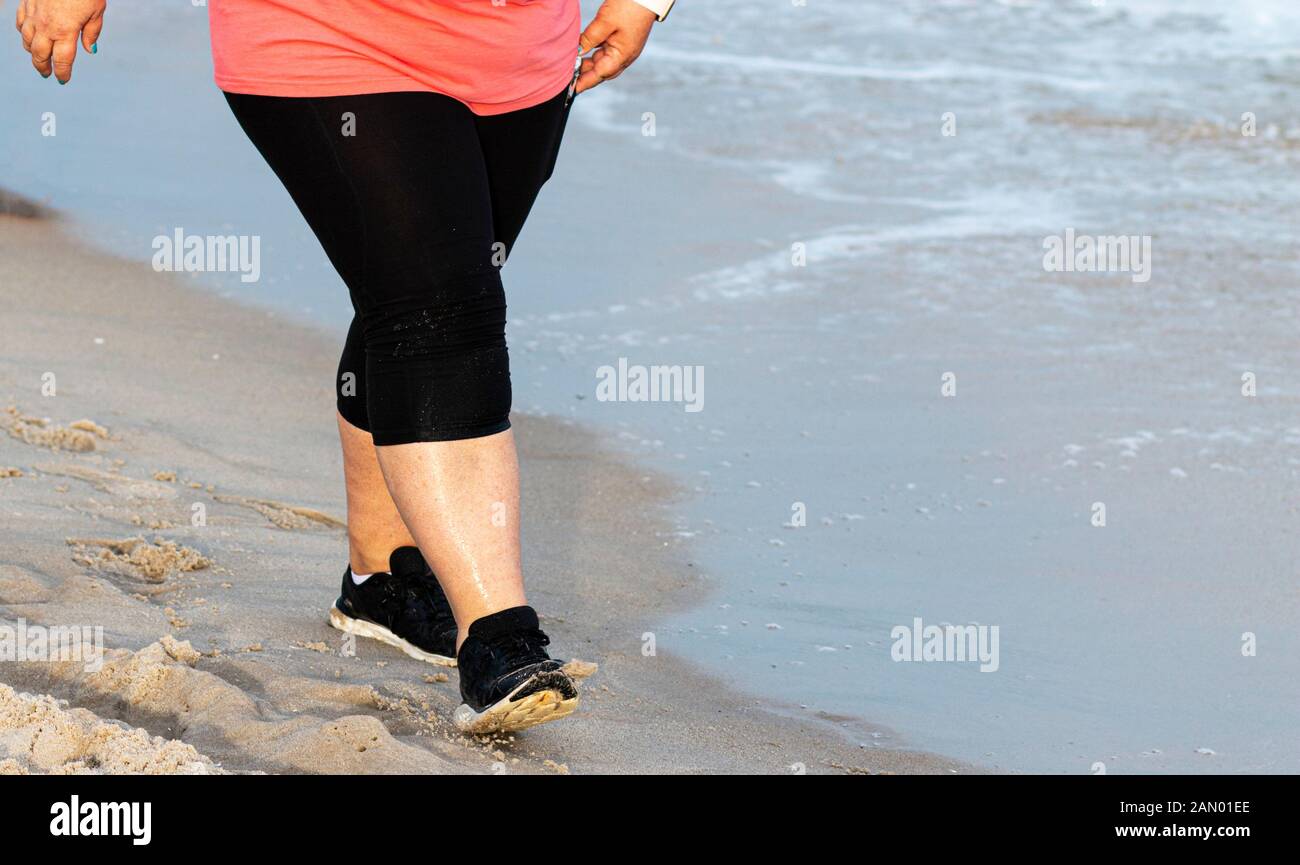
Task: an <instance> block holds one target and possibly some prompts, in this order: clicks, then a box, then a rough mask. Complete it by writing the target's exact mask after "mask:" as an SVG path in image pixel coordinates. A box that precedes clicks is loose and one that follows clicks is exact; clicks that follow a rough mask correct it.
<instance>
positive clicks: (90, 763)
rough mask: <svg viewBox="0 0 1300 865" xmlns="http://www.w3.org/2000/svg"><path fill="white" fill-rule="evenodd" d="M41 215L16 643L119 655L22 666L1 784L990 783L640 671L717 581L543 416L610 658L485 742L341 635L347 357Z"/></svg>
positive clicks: (555, 505) (5, 473)
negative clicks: (588, 778)
mask: <svg viewBox="0 0 1300 865" xmlns="http://www.w3.org/2000/svg"><path fill="white" fill-rule="evenodd" d="M4 200H7V199H0V201H4ZM19 205H21V202H14V201H12V200H9V203H8V204H6V205H5V208H4V209H5V210H6V211H8V212H10V213H18V214H25V216H13V215H10V216H4V215H0V273H3V277H0V308H2V309H3V310H4V312H3V319H2V325H0V409H4V411H0V550H2V552H0V625H4V624H7V625H10V626H15V623H16V622H17V621H19V620H23V621H25V622H26V623H29V624H34V625H46V626H54V625H69V626H71V625H88V626H96V625H99V626H102V627H103V629H104V638H105V643H106V644H107V646H108V651H107V654H106V656H105V658H104V659H103V664H102V667H101V668H100V669H98V670H95V671H93V672H88V671H87V669H86V665H85V664H83V663H81V662H78V661H65V662H61V663H51V662H43V661H27V662H6V663H0V683H4V684H3V685H0V772H82V771H102V772H118V771H132V772H191V773H213V772H218V771H230V772H258V771H261V772H329V773H335V772H339V773H383V772H420V773H453V772H469V773H488V772H494V771H495V772H507V773H516V772H517V773H548V772H556V773H570V772H571V773H597V772H778V773H784V772H792V771H801V770H806V771H807V772H810V773H816V772H854V773H867V772H870V773H877V772H905V771H907V772H910V771H921V772H944V773H947V772H951V771H966V770H967V768H968V767H964V766H961V765H960V764H957V763H952V762H949V761H946V760H943V759H940V758H936V757H933V756H930V755H925V754H916V753H911V752H904V751H896V750H883V749H874V748H873V749H868V748H864V747H863V746H862V745H860V744H859V743H862V742H869V741H871V737H870V731H871V730H873V729H879V728H878V727H872V726H868V725H865V724H863V723H860V722H858V721H855V720H851V719H842V718H826V717H814V716H810V715H809V714H808V713H806V712H800V710H798V709H797V708H795V707H790V706H783V705H781V703H780V700H779V695H769V697H770V699H765V700H762V701H760V700H758V699H756V698H754V697H752V696H746V695H742V694H738V693H736V692H734V691H733V690H732V689H730V688H729V687H728V686H727V685H726V684H725V683H723V682H721V681H719V680H717V679H715V678H711V677H709V676H707V675H704V674H703V673H701V672H699V671H697V670H695V669H694V668H692V667H690V666H689V665H687V664H685V663H683V662H681V661H679V660H677V659H674V658H673V657H670V656H667V655H665V654H664V653H663V652H660V653H659V654H658V655H656V656H653V657H645V656H643V655H642V653H641V646H642V635H643V634H645V633H646V632H653V631H654V629H655V625H656V622H657V620H659V619H660V618H661V617H662V616H663V614H664V613H666V612H667V611H669V610H671V609H674V608H679V607H680V606H681V605H684V604H690V603H693V602H697V601H699V600H700V599H701V598H702V595H703V593H704V591H705V590H704V588H703V587H702V585H701V584H700V582H699V581H698V580H697V579H696V578H695V577H694V576H693V574H692V571H691V568H690V567H688V552H687V549H686V548H685V547H684V546H683V545H684V543H686V542H684V541H681V540H679V539H675V538H674V537H673V535H672V532H671V531H670V530H669V528H670V524H669V522H668V520H667V519H666V513H667V511H666V506H667V505H668V504H669V503H670V502H671V501H672V500H673V498H674V497H675V496H677V495H679V494H680V493H679V492H678V491H677V490H675V489H674V488H673V487H672V485H671V484H670V483H668V482H667V481H665V480H664V479H662V478H657V477H652V476H648V475H647V474H646V473H645V472H643V471H640V470H638V469H637V468H636V467H634V466H629V465H627V464H625V463H623V462H620V461H619V460H617V459H615V458H613V457H611V456H610V455H608V454H607V453H605V452H603V451H602V450H601V448H600V446H599V443H598V442H597V441H595V440H594V439H593V437H592V435H591V434H590V433H588V432H586V431H584V430H582V429H579V428H576V427H573V426H568V425H564V424H562V423H559V422H553V421H549V420H541V419H536V418H530V417H526V416H525V417H519V416H517V417H516V423H517V432H518V436H519V440H520V443H521V449H522V458H523V470H524V513H525V528H524V555H525V567H526V571H527V573H528V575H529V576H528V579H529V593H530V597H531V599H532V602H533V604H534V605H535V606H536V607H538V609H539V610H540V611H541V612H542V614H543V617H544V626H545V627H546V629H547V630H548V632H549V633H550V634H551V637H552V641H553V643H552V648H553V649H554V650H556V652H557V654H558V655H559V656H561V657H570V658H580V659H583V660H584V661H589V662H596V663H598V664H599V669H598V671H597V672H596V673H595V674H594V675H592V676H591V677H590V678H588V679H586V680H585V682H584V684H583V706H582V708H581V709H580V711H579V713H578V714H577V715H575V716H574V717H573V718H571V719H569V720H567V721H565V722H562V723H558V724H555V725H550V726H546V727H541V728H537V729H535V730H530V731H527V732H526V733H523V734H520V735H518V736H515V737H505V738H503V739H501V740H497V741H480V740H476V739H473V738H467V737H464V736H461V735H460V734H458V733H456V732H455V731H454V729H453V728H452V727H451V726H450V724H449V718H450V714H451V711H452V710H453V709H454V708H455V706H456V704H457V702H458V700H457V690H456V676H455V672H454V671H450V675H440V670H439V669H437V668H434V667H431V666H430V665H427V664H423V663H421V662H419V661H416V660H413V659H410V658H407V657H406V656H405V655H403V654H402V653H400V652H398V651H397V650H394V649H390V648H388V647H385V646H381V645H379V644H376V643H373V642H371V641H366V640H360V641H357V644H356V650H355V656H348V652H347V644H346V643H345V642H344V640H343V638H342V635H341V634H339V632H337V631H335V630H333V629H331V628H330V627H329V626H328V625H327V623H326V611H327V610H328V608H329V605H330V603H331V601H332V600H333V598H334V595H335V593H336V592H337V590H338V580H339V576H340V575H341V572H342V569H343V567H344V565H345V562H346V540H345V536H344V533H343V531H342V529H341V528H340V525H341V524H340V522H339V519H340V518H341V517H342V516H343V514H344V511H343V495H342V483H341V470H340V462H339V455H338V450H337V444H336V441H335V432H334V421H333V407H332V393H331V376H332V371H333V369H334V365H335V361H336V357H335V352H336V350H337V345H336V338H335V337H333V336H332V335H328V334H324V333H321V332H318V331H315V330H311V329H309V328H306V327H302V326H299V325H296V324H292V323H289V322H287V321H285V320H284V319H282V318H281V317H279V316H277V315H275V314H273V313H270V312H267V311H265V310H261V309H252V308H248V307H243V306H240V305H237V304H234V303H231V302H228V301H226V300H223V299H221V298H219V297H217V296H216V295H214V294H211V293H208V292H205V291H202V290H198V289H196V288H194V287H192V286H191V285H189V284H188V282H187V280H186V279H185V278H184V277H182V276H177V275H173V274H158V273H154V272H153V271H152V270H151V269H150V268H149V267H148V266H147V265H142V264H138V263H132V262H126V261H121V260H117V259H114V258H112V257H109V256H105V255H102V254H99V253H95V252H92V251H88V250H86V249H83V248H80V247H79V246H77V245H76V244H74V243H72V242H70V241H69V240H68V238H67V237H66V236H65V235H64V234H63V233H62V232H61V231H60V230H59V228H58V226H57V224H56V223H53V222H50V221H49V220H48V219H42V218H39V217H41V215H42V214H41V213H40V211H39V209H37V208H30V207H25V206H19ZM51 386H52V387H53V394H52V395H50V394H49V393H48V392H49V389H50V387H51ZM43 387H44V388H45V390H44V391H43ZM30 695H36V696H30Z"/></svg>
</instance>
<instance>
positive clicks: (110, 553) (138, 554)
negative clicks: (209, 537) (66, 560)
mask: <svg viewBox="0 0 1300 865" xmlns="http://www.w3.org/2000/svg"><path fill="white" fill-rule="evenodd" d="M68 544H69V545H70V546H71V547H73V552H72V558H73V560H74V561H76V562H77V563H78V564H81V565H85V566H87V567H90V568H94V569H95V570H97V571H104V572H106V573H110V574H118V575H120V576H128V577H137V578H141V577H142V578H144V579H146V580H148V581H149V582H151V583H161V582H162V581H164V580H166V579H167V576H168V575H169V574H172V573H177V572H182V573H183V572H186V571H200V570H203V569H204V568H210V567H212V560H211V559H209V558H207V557H205V556H204V555H203V554H201V553H199V552H198V551H196V550H192V549H190V548H189V547H183V546H181V545H180V544H177V543H176V542H175V541H169V540H166V539H165V538H154V541H153V543H152V544H151V543H149V542H148V541H146V540H145V539H144V538H127V539H125V540H121V541H114V540H108V539H103V538H68Z"/></svg>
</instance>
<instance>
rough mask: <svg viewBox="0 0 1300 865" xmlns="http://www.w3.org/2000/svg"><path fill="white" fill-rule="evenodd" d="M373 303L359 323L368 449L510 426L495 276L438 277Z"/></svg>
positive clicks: (488, 271)
mask: <svg viewBox="0 0 1300 865" xmlns="http://www.w3.org/2000/svg"><path fill="white" fill-rule="evenodd" d="M433 283H434V284H432V285H430V286H427V287H426V288H424V289H423V290H421V291H418V292H415V293H412V294H408V295H405V296H400V297H393V298H390V299H387V300H384V301H382V302H379V303H376V304H375V305H374V307H373V308H372V309H370V310H368V311H367V313H366V315H365V316H364V320H363V321H362V340H363V342H364V346H365V367H366V376H365V389H366V415H367V420H368V421H369V425H370V431H371V433H372V434H373V435H374V438H375V444H377V445H390V444H405V443H408V442H416V441H449V440H456V439H467V438H477V437H479V436H485V435H492V434H494V433H498V432H501V431H503V430H505V429H508V428H509V426H510V420H509V415H510V402H511V391H510V358H509V354H508V352H507V349H506V337H505V327H506V300H505V291H504V289H503V288H502V285H501V275H500V272H499V271H498V270H497V269H496V268H495V267H492V266H490V265H488V266H486V267H476V268H472V269H469V270H467V271H465V272H462V273H458V274H454V275H450V276H443V277H441V278H438V279H436V280H433Z"/></svg>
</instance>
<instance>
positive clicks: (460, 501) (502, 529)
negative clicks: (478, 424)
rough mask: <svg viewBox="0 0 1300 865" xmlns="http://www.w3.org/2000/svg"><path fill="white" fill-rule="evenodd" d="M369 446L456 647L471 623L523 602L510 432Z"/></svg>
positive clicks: (516, 470)
mask: <svg viewBox="0 0 1300 865" xmlns="http://www.w3.org/2000/svg"><path fill="white" fill-rule="evenodd" d="M377 450H378V453H379V465H380V466H382V467H383V471H384V477H385V478H387V479H388V488H389V490H390V491H391V492H392V497H393V501H395V502H396V503H397V507H398V510H399V511H401V514H402V518H403V520H404V521H405V523H406V525H407V526H410V527H411V533H412V534H413V535H415V541H416V543H417V544H418V546H419V547H420V551H421V552H423V553H424V557H425V558H426V559H427V560H428V562H429V564H430V566H431V567H432V568H433V572H434V573H435V574H438V575H439V582H440V583H441V584H442V587H443V590H444V591H445V592H446V593H447V599H448V600H449V601H451V608H452V610H453V611H455V614H456V624H457V626H458V634H457V637H456V647H457V649H459V648H460V646H461V644H462V643H463V642H464V641H465V637H466V636H467V635H468V633H469V626H470V625H471V624H472V623H473V622H476V621H478V620H479V619H481V618H483V617H484V616H488V615H491V614H492V613H496V612H500V611H501V610H508V609H510V608H511V607H520V606H523V605H525V604H527V603H528V600H527V599H526V598H525V597H524V578H523V571H522V570H521V569H520V560H519V463H518V460H517V459H516V456H515V439H514V435H513V433H512V432H511V431H510V430H506V431H505V432H500V433H497V434H495V435H490V436H485V437H483V438H475V439H465V440H463V441H446V442H412V443H410V444H401V445H390V446H388V447H380V448H377Z"/></svg>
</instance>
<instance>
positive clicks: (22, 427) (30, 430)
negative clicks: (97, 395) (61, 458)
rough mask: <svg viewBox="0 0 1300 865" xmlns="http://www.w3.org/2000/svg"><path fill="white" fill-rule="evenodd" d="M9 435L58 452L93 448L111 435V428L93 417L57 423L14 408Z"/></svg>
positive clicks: (11, 413)
mask: <svg viewBox="0 0 1300 865" xmlns="http://www.w3.org/2000/svg"><path fill="white" fill-rule="evenodd" d="M7 413H8V415H9V422H8V424H7V425H8V427H9V434H10V435H11V436H13V437H14V438H16V439H21V440H22V441H24V442H26V443H27V444H29V445H36V446H37V447H43V448H50V449H51V450H56V451H61V450H62V451H78V452H84V451H93V450H94V449H95V447H96V442H97V440H99V439H107V438H108V430H106V429H105V428H104V427H102V426H100V425H99V424H97V423H95V422H94V421H92V420H79V421H74V422H73V423H70V424H68V425H67V426H56V425H54V424H53V423H52V422H51V421H50V419H49V418H41V417H32V416H31V415H25V414H21V413H19V411H18V409H16V408H14V407H12V406H11V407H10V408H9V409H8V412H7Z"/></svg>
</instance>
